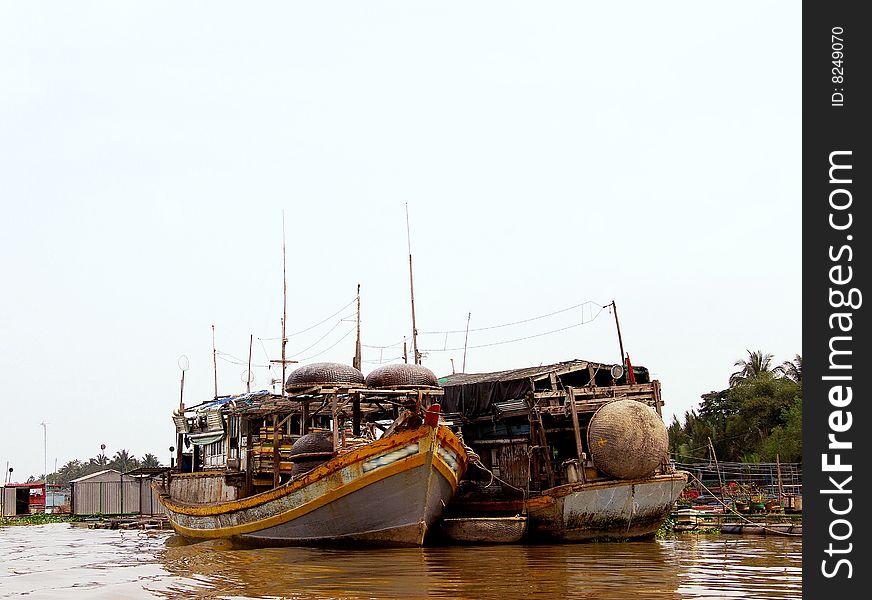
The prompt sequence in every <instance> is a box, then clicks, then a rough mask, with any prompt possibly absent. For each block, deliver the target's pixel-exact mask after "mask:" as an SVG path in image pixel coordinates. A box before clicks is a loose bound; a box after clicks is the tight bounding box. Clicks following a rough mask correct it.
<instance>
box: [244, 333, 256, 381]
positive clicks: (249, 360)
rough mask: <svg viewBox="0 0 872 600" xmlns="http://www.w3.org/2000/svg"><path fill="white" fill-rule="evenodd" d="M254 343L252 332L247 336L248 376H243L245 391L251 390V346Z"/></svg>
mask: <svg viewBox="0 0 872 600" xmlns="http://www.w3.org/2000/svg"><path fill="white" fill-rule="evenodd" d="M252 345H254V334H253V333H251V334H249V336H248V376H247V377H246V378H245V391H246V392H249V393H250V392H251V347H252Z"/></svg>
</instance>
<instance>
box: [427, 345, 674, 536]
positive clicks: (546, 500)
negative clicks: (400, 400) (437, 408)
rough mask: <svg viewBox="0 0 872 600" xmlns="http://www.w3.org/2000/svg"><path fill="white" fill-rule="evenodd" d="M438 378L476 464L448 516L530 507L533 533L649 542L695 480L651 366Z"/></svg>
mask: <svg viewBox="0 0 872 600" xmlns="http://www.w3.org/2000/svg"><path fill="white" fill-rule="evenodd" d="M630 373H632V375H630ZM440 383H441V384H442V386H443V390H444V398H443V402H442V407H443V409H444V411H445V413H446V419H447V420H448V422H453V423H458V424H460V425H461V428H462V434H463V439H464V442H465V443H466V444H468V446H469V455H470V464H471V465H473V466H472V467H471V468H470V470H469V473H468V474H467V476H466V477H465V478H464V479H463V480H462V481H461V484H460V489H459V491H458V493H457V495H456V496H455V497H454V500H453V501H452V502H451V504H450V505H449V506H448V509H447V511H446V519H470V518H475V517H506V516H508V515H514V514H519V513H520V512H525V513H526V514H527V515H528V518H529V530H528V532H527V536H528V538H529V539H531V540H548V541H566V542H574V541H583V540H592V539H600V538H621V539H630V538H645V537H651V536H653V535H654V534H655V533H656V531H657V530H658V529H659V528H660V526H661V525H662V524H663V522H664V521H665V520H666V518H667V517H668V516H669V514H670V512H671V511H672V509H673V508H674V505H675V502H676V500H677V499H678V496H679V495H680V494H681V492H682V490H683V489H684V486H685V485H686V483H687V474H686V473H684V472H681V471H676V470H675V469H674V468H673V467H672V465H671V464H670V461H669V457H668V436H667V434H666V428H665V426H664V425H663V421H662V417H661V407H662V400H661V398H660V384H659V382H657V381H652V380H651V379H650V378H649V375H648V370H647V369H645V368H644V367H638V366H636V367H632V371H625V370H624V369H623V368H622V367H621V366H620V365H614V366H612V365H605V364H599V363H593V362H588V361H581V360H575V361H568V362H564V363H558V364H554V365H543V366H540V367H530V368H524V369H515V370H510V371H500V372H496V373H481V374H457V375H451V376H448V377H445V378H442V379H441V380H440Z"/></svg>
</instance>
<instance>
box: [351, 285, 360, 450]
mask: <svg viewBox="0 0 872 600" xmlns="http://www.w3.org/2000/svg"><path fill="white" fill-rule="evenodd" d="M360 347H361V346H360V284H359V283H358V284H357V342H356V343H355V344H354V362H353V363H352V364H353V366H354V368H355V369H357V370H358V371H360V367H361V363H362V362H363V360H362V356H361V351H360ZM351 433H352V435H354V436H355V437H359V436H360V394H359V393H356V394H354V396H353V397H352V399H351Z"/></svg>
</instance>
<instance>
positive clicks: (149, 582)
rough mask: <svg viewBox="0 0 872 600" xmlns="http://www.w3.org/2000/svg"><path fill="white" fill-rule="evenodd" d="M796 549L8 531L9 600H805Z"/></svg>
mask: <svg viewBox="0 0 872 600" xmlns="http://www.w3.org/2000/svg"><path fill="white" fill-rule="evenodd" d="M801 553H802V546H801V541H800V540H798V539H788V538H773V537H757V536H681V537H677V538H675V539H671V540H663V541H651V542H628V543H603V544H563V545H517V546H493V547H487V546H472V547H432V548H403V549H368V550H351V549H342V548H262V549H247V548H240V547H236V546H234V545H233V544H231V543H230V542H228V541H226V540H216V541H209V542H202V543H197V544H189V543H187V542H185V540H183V539H182V538H180V537H178V536H176V535H173V534H170V533H168V532H156V533H155V532H148V533H145V532H138V531H109V530H89V529H83V528H78V527H70V526H68V525H65V524H51V525H42V526H32V527H6V528H0V555H2V556H4V561H3V562H2V563H0V598H8V597H13V596H21V595H30V596H31V597H38V598H77V597H78V598H143V597H151V598H153V597H163V598H349V599H357V598H476V599H477V598H496V599H499V600H506V599H509V598H524V597H543V598H586V597H590V598H610V599H615V600H620V599H632V600H647V599H660V598H662V599H667V598H668V599H684V598H688V599H689V598H696V599H702V598H718V599H729V598H741V599H742V600H755V599H766V600H775V599H780V598H799V597H800V595H801V584H802V562H801V561H802V556H801Z"/></svg>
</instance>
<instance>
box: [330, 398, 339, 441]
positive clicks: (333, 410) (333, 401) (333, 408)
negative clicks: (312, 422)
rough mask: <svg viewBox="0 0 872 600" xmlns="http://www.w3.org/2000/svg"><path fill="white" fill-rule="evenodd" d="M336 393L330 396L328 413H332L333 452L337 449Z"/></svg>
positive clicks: (337, 407) (337, 411) (337, 418)
mask: <svg viewBox="0 0 872 600" xmlns="http://www.w3.org/2000/svg"><path fill="white" fill-rule="evenodd" d="M336 396H337V395H336V393H335V392H334V393H332V394H330V412H331V413H333V452H336V451H337V450H338V449H339V401H338V398H337V397H336Z"/></svg>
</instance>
